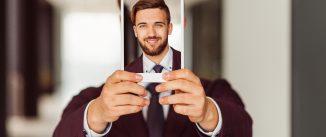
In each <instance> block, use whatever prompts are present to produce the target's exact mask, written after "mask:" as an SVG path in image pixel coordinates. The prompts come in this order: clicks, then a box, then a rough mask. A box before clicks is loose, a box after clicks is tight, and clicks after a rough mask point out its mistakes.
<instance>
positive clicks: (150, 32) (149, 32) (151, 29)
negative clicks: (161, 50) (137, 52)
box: [147, 26, 156, 37]
mask: <svg viewBox="0 0 326 137" xmlns="http://www.w3.org/2000/svg"><path fill="white" fill-rule="evenodd" d="M147 35H148V36H149V37H154V36H156V30H155V27H154V26H151V27H149V28H148V30H147Z"/></svg>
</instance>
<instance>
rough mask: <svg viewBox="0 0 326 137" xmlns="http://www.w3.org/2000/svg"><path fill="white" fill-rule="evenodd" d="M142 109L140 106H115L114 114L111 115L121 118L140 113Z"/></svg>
mask: <svg viewBox="0 0 326 137" xmlns="http://www.w3.org/2000/svg"><path fill="white" fill-rule="evenodd" d="M142 109H143V107H141V106H132V105H126V106H117V107H114V110H113V112H115V113H114V114H113V115H114V116H122V115H127V114H132V113H137V112H139V111H141V110H142Z"/></svg>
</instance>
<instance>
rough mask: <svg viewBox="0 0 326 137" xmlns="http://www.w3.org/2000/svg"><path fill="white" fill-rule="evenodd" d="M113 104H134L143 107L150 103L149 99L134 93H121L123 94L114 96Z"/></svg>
mask: <svg viewBox="0 0 326 137" xmlns="http://www.w3.org/2000/svg"><path fill="white" fill-rule="evenodd" d="M112 105H113V106H125V105H133V106H141V107H143V106H147V105H149V100H148V99H145V98H143V97H139V96H135V95H132V94H121V95H116V96H114V97H113V98H112Z"/></svg>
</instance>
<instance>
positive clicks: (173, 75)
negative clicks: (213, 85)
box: [163, 69, 201, 84]
mask: <svg viewBox="0 0 326 137" xmlns="http://www.w3.org/2000/svg"><path fill="white" fill-rule="evenodd" d="M163 78H164V79H165V80H167V81H171V80H176V79H185V80H188V81H191V82H194V83H196V84H201V83H200V79H199V78H198V77H197V76H196V75H195V74H194V73H192V71H190V70H188V69H178V70H175V71H170V72H167V73H164V74H163Z"/></svg>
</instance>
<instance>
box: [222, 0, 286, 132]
mask: <svg viewBox="0 0 326 137" xmlns="http://www.w3.org/2000/svg"><path fill="white" fill-rule="evenodd" d="M223 2H224V5H223V8H224V14H223V21H224V22H223V25H224V26H223V37H224V38H223V41H224V42H223V46H224V47H223V52H222V53H223V57H222V59H223V61H222V62H223V63H224V64H223V76H224V77H225V78H226V79H228V80H229V81H230V82H231V84H232V85H233V87H234V89H236V91H238V93H239V94H240V96H241V97H242V99H243V101H244V102H245V105H246V109H247V110H248V112H249V113H250V114H251V116H252V118H253V121H254V126H253V135H254V137H276V136H277V137H289V136H290V110H291V109H290V103H291V99H290V94H291V89H290V88H291V86H290V69H291V68H290V65H291V64H290V57H291V54H290V49H291V48H290V46H291V42H290V41H291V39H290V21H291V18H290V11H291V7H290V0H246V1H238V0H225V1H223Z"/></svg>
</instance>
